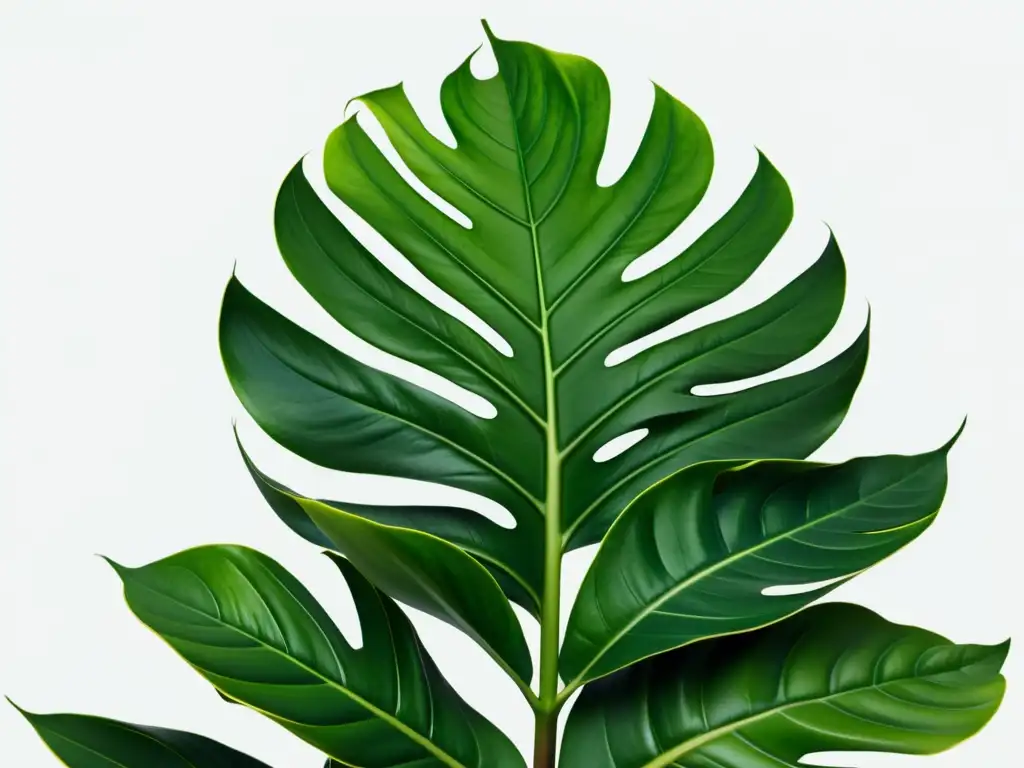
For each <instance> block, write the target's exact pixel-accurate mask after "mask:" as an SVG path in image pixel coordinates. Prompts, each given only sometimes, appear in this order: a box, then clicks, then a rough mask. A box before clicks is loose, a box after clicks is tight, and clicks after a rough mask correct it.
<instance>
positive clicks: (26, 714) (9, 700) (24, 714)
mask: <svg viewBox="0 0 1024 768" xmlns="http://www.w3.org/2000/svg"><path fill="white" fill-rule="evenodd" d="M4 699H5V700H6V701H7V703H8V704H10V705H11V706H12V707H14V708H15V709H16V710H18V712H19V713H20V714H21V716H22V717H24V718H26V719H31V716H32V713H31V712H28V711H27V710H24V709H22V708H21V707H19V706H18V705H17V704H15V703H14V699H12V698H11V697H10V696H4Z"/></svg>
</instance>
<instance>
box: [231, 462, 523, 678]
mask: <svg viewBox="0 0 1024 768" xmlns="http://www.w3.org/2000/svg"><path fill="white" fill-rule="evenodd" d="M242 455H243V456H244V457H245V460H246V465H247V466H248V467H249V471H250V472H251V473H252V476H253V478H254V479H255V481H256V484H257V486H258V487H259V489H260V492H261V493H262V494H263V497H264V498H265V499H266V500H267V501H268V503H269V504H270V506H271V507H272V508H273V509H274V510H275V511H277V513H278V516H279V517H281V518H282V519H292V520H303V521H308V522H309V523H311V524H312V525H314V526H315V527H316V529H317V530H318V531H320V532H322V534H323V536H324V537H325V538H326V539H327V546H328V547H331V548H333V549H335V550H337V551H338V552H341V553H342V554H344V555H345V556H346V557H347V558H348V559H349V560H351V561H352V563H353V564H354V565H355V566H356V568H358V569H359V571H360V573H362V574H363V575H364V576H366V577H367V578H368V579H370V581H372V582H373V584H374V585H375V586H376V587H377V588H378V589H381V590H383V591H384V592H385V593H387V594H388V595H389V596H391V597H393V598H395V599H397V600H401V601H402V602H404V603H407V604H408V605H411V606H413V607H414V608H418V609H420V610H422V611H425V612H427V613H429V614H431V615H433V616H436V617H437V618H439V619H441V620H443V621H446V622H448V623H449V624H451V625H453V626H455V627H458V628H459V629H461V630H462V631H463V632H465V633H466V634H468V635H470V636H471V637H472V638H473V639H474V640H476V641H477V642H478V643H479V644H480V645H481V646H483V648H484V649H485V650H486V651H487V652H488V653H489V654H490V655H491V656H492V658H494V659H495V660H496V661H497V662H498V663H499V664H500V665H501V666H502V667H503V668H504V669H505V670H506V671H507V672H509V674H510V675H511V676H512V677H513V678H514V679H515V680H516V682H517V684H518V685H519V686H520V688H521V689H522V690H523V691H524V692H526V693H527V694H528V696H532V693H530V692H529V690H530V679H531V677H532V676H533V662H532V661H531V659H530V651H529V649H528V648H527V646H526V638H525V637H524V636H523V630H522V627H521V626H520V625H519V621H518V619H517V618H516V616H515V614H514V613H513V612H512V606H511V605H509V602H508V600H507V599H506V598H505V595H504V594H502V591H501V588H500V587H499V585H498V583H497V582H496V581H495V580H494V579H493V578H492V577H491V576H490V574H489V573H488V572H487V571H486V570H485V569H484V568H483V566H481V565H480V564H479V563H478V562H477V561H476V560H474V559H473V558H472V557H470V556H469V555H468V554H466V553H465V552H463V551H462V550H461V549H459V548H458V547H456V546H454V545H453V544H449V543H448V542H446V541H444V540H443V539H440V538H438V537H436V536H432V535H430V534H426V533H421V532H419V531H416V530H411V529H409V528H402V527H396V526H392V525H383V524H381V523H377V522H374V521H373V520H368V519H366V518H364V517H360V516H358V515H353V514H351V513H349V512H347V511H346V510H345V509H343V508H342V507H341V505H335V506H328V505H327V504H324V503H323V502H319V501H315V500H313V499H307V498H305V497H302V496H299V495H297V494H295V493H294V492H293V491H291V490H290V489H288V488H286V487H284V486H280V485H277V484H276V483H275V482H274V481H273V480H271V479H270V478H268V477H266V476H265V475H263V474H262V473H261V472H260V471H259V469H257V468H256V466H255V465H254V464H253V463H252V461H251V460H250V459H249V457H248V455H246V454H245V452H244V451H243V452H242ZM303 524H304V523H303Z"/></svg>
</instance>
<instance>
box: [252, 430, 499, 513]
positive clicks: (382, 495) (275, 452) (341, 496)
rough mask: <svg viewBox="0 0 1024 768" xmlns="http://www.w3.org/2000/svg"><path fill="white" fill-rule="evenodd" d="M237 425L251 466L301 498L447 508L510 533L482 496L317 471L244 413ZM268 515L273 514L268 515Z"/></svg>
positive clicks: (418, 483)
mask: <svg viewBox="0 0 1024 768" xmlns="http://www.w3.org/2000/svg"><path fill="white" fill-rule="evenodd" d="M238 423H239V430H240V434H241V436H242V442H243V443H244V445H245V447H246V451H247V452H248V453H249V455H250V456H252V459H253V461H254V462H255V464H256V466H258V467H260V469H262V470H263V471H264V472H266V473H267V474H268V475H270V476H271V477H273V478H274V479H276V480H278V481H279V482H281V483H283V484H284V485H286V486H288V487H289V488H294V489H295V490H296V491H298V492H300V493H301V494H302V495H304V496H308V497H310V498H315V499H333V500H336V501H342V502H351V503H353V504H373V505H378V506H419V507H431V506H432V507H452V508H455V509H457V510H459V511H464V512H465V514H467V515H474V514H476V515H480V516H481V517H483V518H485V519H486V520H489V521H490V522H492V523H494V524H495V525H498V526H501V527H502V528H505V529H508V530H512V529H513V528H515V527H516V519H515V517H513V516H512V513H511V512H509V511H508V510H507V509H505V507H503V506H502V505H501V504H499V503H498V502H496V501H493V500H491V499H489V498H487V497H485V496H480V495H478V494H475V493H471V492H470V491H464V490H461V489H459V488H452V487H450V486H446V485H441V484H440V483H431V482H427V481H425V480H413V479H410V478H406V477H391V476H385V475H370V474H362V473H358V472H342V471H340V470H336V469H328V468H326V467H321V466H320V465H319V464H314V463H313V462H311V461H308V460H306V459H304V458H302V457H301V456H299V455H297V454H294V453H291V452H289V451H287V450H285V449H284V448H282V447H281V446H280V445H278V444H277V443H275V442H274V441H273V439H272V438H271V437H270V436H269V435H267V434H266V433H265V432H263V430H261V429H260V428H259V427H258V426H257V425H256V422H254V421H253V420H252V417H250V416H249V415H248V414H247V413H243V414H241V416H240V418H239V422H238ZM268 514H271V515H272V514H273V513H272V512H269V510H268Z"/></svg>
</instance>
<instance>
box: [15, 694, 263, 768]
mask: <svg viewBox="0 0 1024 768" xmlns="http://www.w3.org/2000/svg"><path fill="white" fill-rule="evenodd" d="M15 708H16V709H17V710H18V711H19V712H20V713H21V714H22V715H23V716H24V717H25V719H26V720H28V721H29V724H31V726H32V727H33V728H34V729H35V731H36V733H38V734H39V736H40V738H41V739H42V740H43V741H44V742H45V743H46V745H47V746H48V747H49V748H50V750H51V751H52V752H53V754H54V755H55V756H56V757H57V758H58V759H59V760H60V761H61V762H62V763H64V764H65V765H67V766H68V767H69V768H109V766H111V765H119V766H123V768H154V767H158V768H268V766H267V764H266V763H263V762H261V761H259V760H257V759H256V758H253V757H249V756H248V755H245V754H243V753H241V752H239V751H237V750H235V749H232V748H231V747H228V746H225V745H223V744H220V743H218V742H216V741H213V740H212V739H208V738H206V737H205V736H199V735H197V734H194V733H188V732H186V731H176V730H171V729H168V728H156V727H153V726H147V725H135V724H134V723H125V722H121V721H118V720H111V719H108V718H104V717H96V716H93V715H77V714H65V713H60V714H46V715H41V714H36V713H33V712H26V711H25V710H23V709H21V708H20V707H17V705H15Z"/></svg>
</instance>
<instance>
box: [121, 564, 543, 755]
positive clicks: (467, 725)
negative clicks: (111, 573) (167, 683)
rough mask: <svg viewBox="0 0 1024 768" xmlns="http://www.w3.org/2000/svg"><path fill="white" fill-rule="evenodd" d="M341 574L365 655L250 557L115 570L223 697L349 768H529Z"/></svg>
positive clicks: (394, 618)
mask: <svg viewBox="0 0 1024 768" xmlns="http://www.w3.org/2000/svg"><path fill="white" fill-rule="evenodd" d="M336 562H337V564H338V567H339V569H340V570H341V572H342V575H343V576H344V578H345V580H346V581H347V582H348V585H349V588H350V589H351V591H352V597H353V599H354V601H355V604H356V608H357V610H358V613H359V621H360V625H361V628H362V635H363V647H362V648H360V649H358V650H355V649H353V648H352V646H350V645H349V644H348V642H347V641H346V640H345V638H344V636H343V635H342V634H341V632H340V631H339V630H338V628H337V626H336V625H335V624H334V623H333V622H332V621H331V619H330V618H329V617H328V616H327V615H326V613H325V612H324V610H323V608H321V607H320V605H319V604H318V603H317V602H316V600H315V599H314V598H313V597H312V596H311V595H310V594H309V592H307V591H306V589H305V588H304V587H303V586H302V585H301V584H300V583H299V582H298V581H297V580H296V579H295V577H294V576H292V575H291V574H290V573H288V572H287V571H285V570H284V569H283V568H282V567H281V566H280V565H278V564H277V563H276V562H275V561H273V560H271V559H270V558H268V557H266V556H265V555H262V554H260V553H258V552H255V551H253V550H251V549H246V548H244V547H236V546H207V547H200V548H198V549H192V550H187V551H185V552H181V553H179V554H176V555H172V556H171V557H168V558H166V559H164V560H160V561H158V562H155V563H152V564H150V565H146V566H143V567H141V568H126V567H124V566H120V565H114V567H115V569H116V570H117V572H118V574H119V575H120V576H121V579H122V580H123V582H124V589H125V598H126V600H127V601H128V605H129V607H130V608H131V609H132V611H133V612H134V613H135V615H136V616H138V617H139V619H141V620H142V621H143V623H145V624H146V625H147V626H149V627H150V628H151V629H152V630H154V631H155V632H156V633H157V634H158V635H160V636H161V637H163V639H164V640H166V641H167V642H168V643H169V644H170V645H171V647H172V648H174V650H176V651H177V652H178V653H179V654H180V655H181V656H182V657H183V658H184V659H185V661H187V662H188V663H189V664H190V665H191V666H192V667H193V668H194V669H196V670H197V671H198V672H199V673H200V674H201V675H203V676H204V677H205V678H206V679H207V680H209V681H210V682H211V683H213V685H214V686H216V687H217V689H218V690H220V691H221V692H222V693H223V694H225V695H226V696H227V697H229V698H231V699H234V700H236V701H238V702H240V703H242V704H245V705H247V706H250V707H252V708H254V709H256V710H257V711H259V712H261V713H263V714H265V715H267V716H268V717H269V718H271V719H272V720H275V721H276V722H278V723H279V724H281V725H283V726H284V727H285V728H287V729H288V730H290V731H291V732H292V733H294V734H296V735H297V736H299V737H300V738H302V739H304V740H306V741H308V742H309V743H310V744H312V745H314V746H316V747H318V748H319V749H321V750H322V751H323V752H324V753H325V754H327V755H329V756H330V757H332V758H335V759H336V760H338V761H339V762H341V763H342V764H343V765H358V766H367V768H370V767H371V766H372V768H398V766H403V768H405V767H406V766H412V765H415V766H417V768H419V766H422V767H423V768H428V767H429V766H447V767H448V768H484V766H488V767H489V766H495V765H498V766H503V767H505V766H507V767H508V768H515V767H516V766H519V768H523V766H524V763H523V760H522V757H521V756H520V755H519V753H518V752H517V751H516V749H515V747H513V746H512V744H511V742H509V741H508V739H507V738H506V737H505V736H504V735H502V734H501V733H500V732H499V731H498V730H497V729H496V728H495V727H494V726H493V725H491V724H490V723H489V722H487V721H486V720H485V719H484V718H483V717H482V716H481V715H479V714H478V713H476V712H475V711H474V710H472V709H470V708H469V706H468V705H467V704H466V703H465V702H463V701H462V700H461V699H460V698H459V697H458V695H457V694H456V693H455V692H454V691H453V690H452V689H451V688H450V687H449V686H448V684H447V683H446V682H445V681H444V679H443V678H442V677H441V675H440V674H439V673H438V671H437V669H436V667H435V666H434V664H433V662H432V661H431V660H430V658H429V657H428V656H427V654H426V652H425V651H424V649H423V647H422V646H421V645H420V642H419V639H418V638H417V636H416V633H415V631H414V630H413V628H412V626H411V625H410V624H409V620H408V619H407V618H406V617H405V615H404V614H403V613H402V612H401V611H400V610H399V609H398V607H397V606H396V605H395V604H394V603H392V602H391V600H390V599H388V598H387V597H385V596H384V595H382V594H381V593H380V592H379V591H378V590H377V589H375V588H374V587H373V586H371V585H370V583H369V582H368V581H366V579H364V578H363V577H362V576H361V575H360V574H359V573H358V571H356V569H355V568H354V567H353V566H352V565H351V564H350V563H349V562H348V561H346V560H341V559H336Z"/></svg>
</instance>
